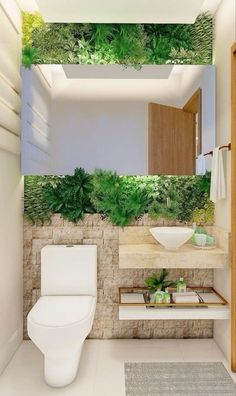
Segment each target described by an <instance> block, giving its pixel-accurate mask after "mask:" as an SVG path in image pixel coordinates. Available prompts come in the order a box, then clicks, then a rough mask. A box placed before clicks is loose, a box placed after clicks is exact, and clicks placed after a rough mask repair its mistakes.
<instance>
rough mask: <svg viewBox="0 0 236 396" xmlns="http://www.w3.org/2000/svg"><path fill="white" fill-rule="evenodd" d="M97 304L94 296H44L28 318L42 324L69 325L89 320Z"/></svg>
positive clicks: (53, 325) (52, 325)
mask: <svg viewBox="0 0 236 396" xmlns="http://www.w3.org/2000/svg"><path fill="white" fill-rule="evenodd" d="M95 304H96V299H95V297H93V296H43V297H40V299H39V300H38V301H37V303H36V304H35V305H34V307H33V308H32V310H31V311H30V313H29V315H28V318H29V319H30V320H31V321H33V322H34V323H36V324H38V325H41V326H51V327H60V326H69V325H72V324H74V323H77V322H80V321H84V320H86V319H87V320H88V319H89V318H90V317H91V315H93V312H94V309H95Z"/></svg>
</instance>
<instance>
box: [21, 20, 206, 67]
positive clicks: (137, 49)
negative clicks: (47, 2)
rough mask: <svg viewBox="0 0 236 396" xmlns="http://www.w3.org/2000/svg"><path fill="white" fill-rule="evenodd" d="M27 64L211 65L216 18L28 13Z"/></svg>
mask: <svg viewBox="0 0 236 396" xmlns="http://www.w3.org/2000/svg"><path fill="white" fill-rule="evenodd" d="M23 16H24V23H23V45H24V48H23V64H24V65H25V67H30V65H31V64H36V63H38V64H40V63H41V64H123V65H133V66H135V65H136V66H137V65H143V64H156V65H159V64H166V63H173V64H211V63H212V50H213V35H214V33H213V31H214V22H213V19H212V16H211V15H210V14H208V13H204V14H201V15H199V17H198V18H197V21H196V22H195V24H193V25H188V24H169V25H161V24H156V25H155V24H144V25H141V24H58V23H55V24H49V23H44V22H43V20H42V18H41V16H40V15H39V14H37V13H36V14H28V13H24V14H23Z"/></svg>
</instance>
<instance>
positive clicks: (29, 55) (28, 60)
mask: <svg viewBox="0 0 236 396" xmlns="http://www.w3.org/2000/svg"><path fill="white" fill-rule="evenodd" d="M38 61H39V54H38V51H37V49H36V48H33V47H31V46H29V45H28V46H25V47H24V48H23V50H22V64H23V65H24V66H25V68H26V69H30V68H31V66H32V65H33V64H36V63H38Z"/></svg>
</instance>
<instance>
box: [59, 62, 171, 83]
mask: <svg viewBox="0 0 236 396" xmlns="http://www.w3.org/2000/svg"><path fill="white" fill-rule="evenodd" d="M62 67H63V70H64V72H65V75H66V77H67V78H70V79H84V78H85V79H94V80H95V79H118V80H119V79H122V80H125V79H135V80H137V79H148V80H152V79H167V78H169V77H170V74H171V72H172V70H173V67H174V66H173V65H158V66H157V65H143V66H142V68H141V69H135V68H133V67H124V66H121V65H63V66H62Z"/></svg>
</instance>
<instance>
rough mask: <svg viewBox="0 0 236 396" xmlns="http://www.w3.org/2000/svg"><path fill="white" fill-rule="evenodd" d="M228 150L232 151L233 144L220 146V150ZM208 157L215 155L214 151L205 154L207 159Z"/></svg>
mask: <svg viewBox="0 0 236 396" xmlns="http://www.w3.org/2000/svg"><path fill="white" fill-rule="evenodd" d="M225 148H226V149H228V150H229V151H230V150H231V143H229V144H226V145H223V146H220V150H222V149H225ZM207 155H213V151H209V152H208V153H206V154H204V157H206V156H207Z"/></svg>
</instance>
